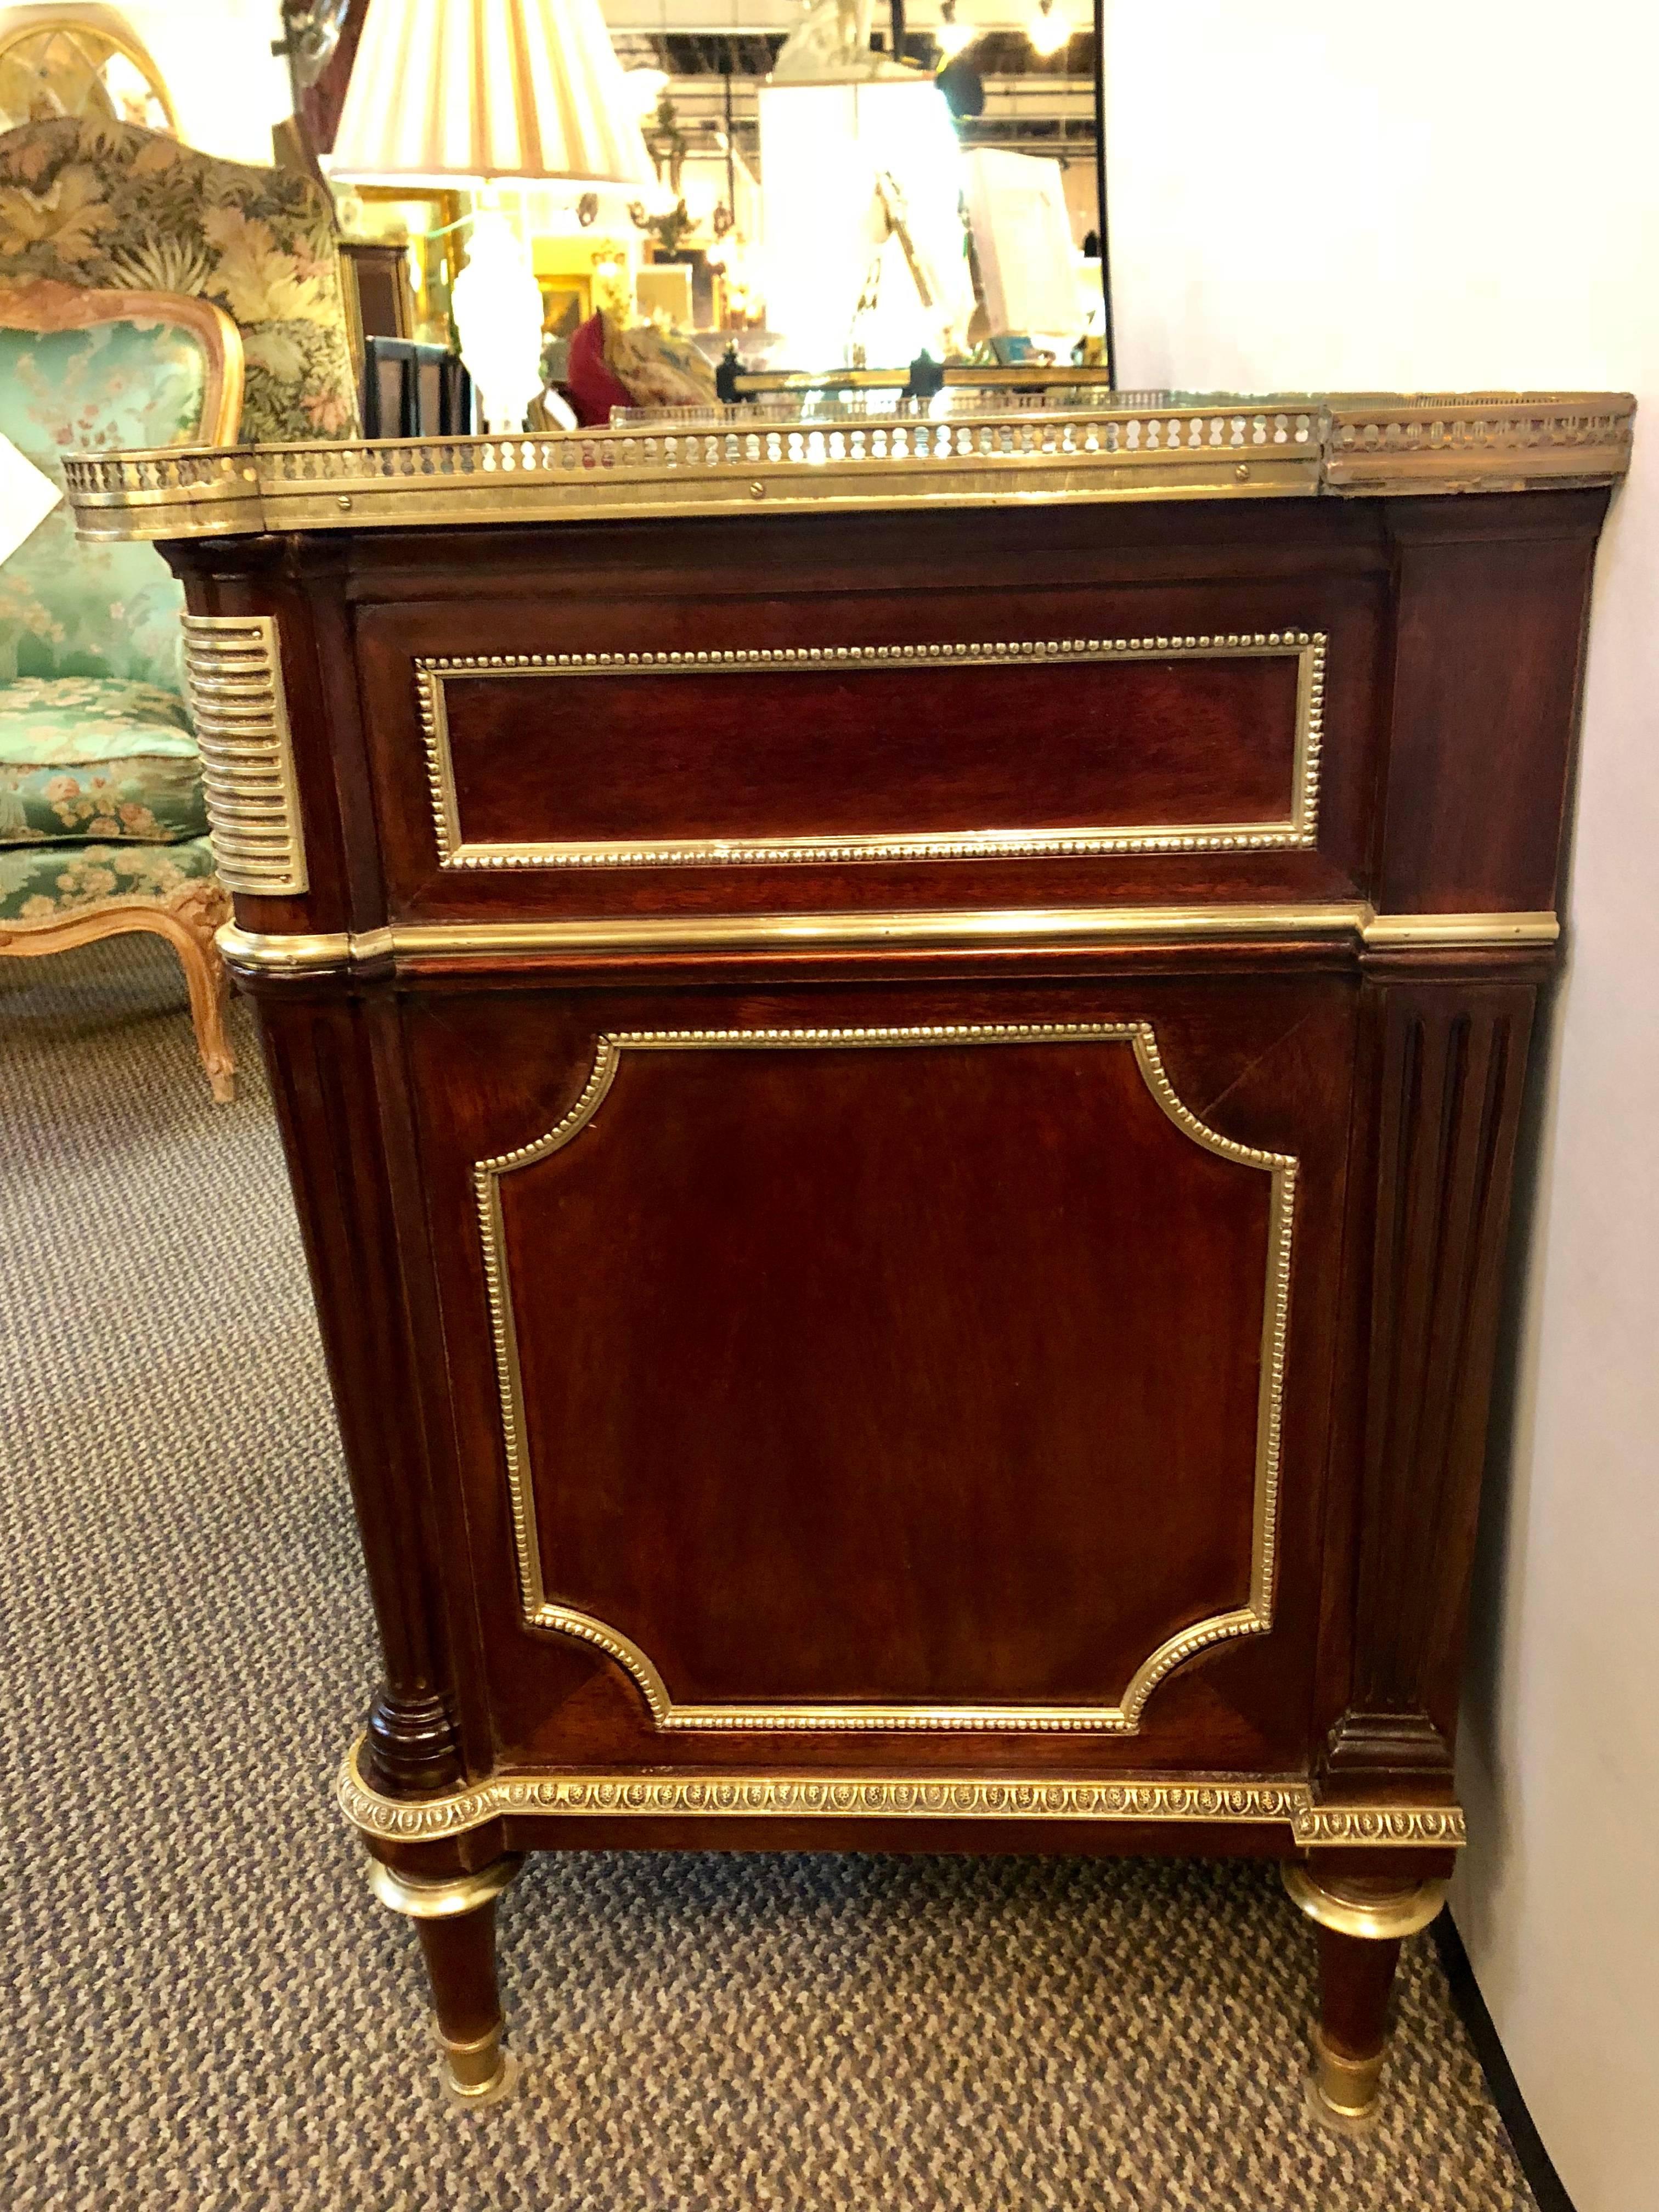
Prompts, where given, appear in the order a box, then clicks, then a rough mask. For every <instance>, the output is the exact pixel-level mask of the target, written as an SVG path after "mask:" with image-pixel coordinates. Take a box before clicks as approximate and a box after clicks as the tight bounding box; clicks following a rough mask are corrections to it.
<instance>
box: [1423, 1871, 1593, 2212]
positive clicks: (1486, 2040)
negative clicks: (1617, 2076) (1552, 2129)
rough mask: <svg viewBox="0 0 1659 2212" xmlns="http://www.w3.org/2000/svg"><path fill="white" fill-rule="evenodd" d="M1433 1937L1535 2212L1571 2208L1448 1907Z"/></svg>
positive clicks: (1560, 2211) (1571, 2211) (1570, 2211)
mask: <svg viewBox="0 0 1659 2212" xmlns="http://www.w3.org/2000/svg"><path fill="white" fill-rule="evenodd" d="M1434 1940H1435V1945H1436V1948H1437V1949H1438V1951H1439V1953H1440V1963H1441V1965H1442V1966H1443V1967H1444V1968H1445V1970H1446V1979H1447V1980H1448V1981H1449V1983H1450V1984H1451V1993H1452V2002H1453V2003H1454V2004H1455V2006H1456V2007H1457V2009H1458V2012H1459V2014H1460V2015H1462V2021H1463V2025H1464V2027H1466V2028H1468V2032H1469V2040H1470V2042H1471V2043H1473V2044H1474V2048H1475V2052H1476V2055H1477V2056H1478V2057H1479V2058H1480V2070H1481V2072H1482V2073H1483V2074H1484V2075H1486V2087H1488V2088H1489V2089H1490V2090H1491V2091H1492V2102H1493V2104H1495V2105H1496V2106H1497V2107H1498V2118H1500V2119H1501V2120H1502V2121H1503V2123H1504V2127H1505V2128H1506V2129H1507V2130H1508V2131H1509V2138H1510V2142H1511V2143H1513V2144H1514V2146H1515V2154H1516V2158H1517V2159H1518V2160H1520V2162H1521V2171H1522V2173H1524V2174H1525V2175H1526V2177H1527V2180H1528V2184H1529V2185H1531V2189H1532V2193H1533V2195H1534V2197H1536V2198H1537V2199H1538V2212H1574V2207H1573V2202H1572V2199H1571V2197H1569V2196H1568V2194H1567V2189H1566V2184H1565V2182H1564V2181H1563V2180H1562V2179H1561V2177H1560V2175H1559V2173H1558V2172H1556V2170H1555V2161H1554V2160H1553V2159H1552V2158H1551V2156H1550V2154H1549V2153H1548V2152H1547V2150H1546V2149H1545V2148H1544V2138H1543V2137H1542V2136H1541V2135H1540V2134H1539V2132H1538V2130H1537V2128H1536V2127H1535V2126H1534V2124H1533V2117H1532V2114H1531V2113H1530V2112H1528V2110H1527V2100H1526V2099H1525V2098H1524V2097H1523V2096H1522V2094H1521V2084H1520V2083H1519V2082H1518V2081H1516V2078H1515V2072H1514V2069H1513V2068H1512V2067H1511V2066H1510V2062H1509V2060H1508V2058H1507V2057H1505V2056H1504V2045H1503V2044H1502V2043H1501V2041H1500V2040H1499V2039H1498V2029H1497V2027H1496V2025H1495V2024H1494V2022H1493V2020H1492V2015H1491V2014H1490V2013H1489V2012H1488V2011H1487V2010H1486V1999H1485V1997H1483V1996H1481V1994H1480V1983H1479V1982H1477V1981H1476V1980H1475V1978H1474V1967H1473V1966H1471V1965H1470V1964H1469V1954H1468V1952H1467V1951H1466V1950H1465V1949H1464V1948H1463V1938H1462V1936H1460V1935H1459V1934H1458V1932H1457V1923H1456V1922H1455V1920H1454V1919H1453V1918H1452V1917H1451V1915H1450V1913H1449V1912H1443V1913H1442V1914H1441V1916H1440V1917H1439V1918H1438V1919H1437V1921H1436V1922H1435V1923H1434Z"/></svg>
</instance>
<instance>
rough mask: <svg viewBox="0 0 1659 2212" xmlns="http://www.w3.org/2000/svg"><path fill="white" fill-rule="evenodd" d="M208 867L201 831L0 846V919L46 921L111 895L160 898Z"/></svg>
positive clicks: (207, 851) (205, 872) (203, 873)
mask: <svg viewBox="0 0 1659 2212" xmlns="http://www.w3.org/2000/svg"><path fill="white" fill-rule="evenodd" d="M212 873H213V848H212V847H211V845H210V844H209V842H208V841H207V839H206V838H205V837H197V838H192V839H191V841H190V842H187V843H185V844H179V845H161V846H153V845H152V846H144V845H21V846H15V847H12V848H4V849H0V924H3V923H5V922H9V921H10V922H28V921H56V920H57V919H58V918H59V917H60V916H62V915H69V914H81V913H84V912H85V911H86V910H87V909H88V908H94V907H99V906H103V905H105V904H106V903H107V902H109V901H110V900H112V899H131V898H146V899H151V900H155V901H158V902H161V901H165V900H167V899H169V898H171V897H172V896H173V894H174V893H175V892H178V891H180V890H183V889H184V888H185V885H186V884H190V883H193V882H198V881H200V880H202V879H203V878H207V877H210V876H211V875H212Z"/></svg>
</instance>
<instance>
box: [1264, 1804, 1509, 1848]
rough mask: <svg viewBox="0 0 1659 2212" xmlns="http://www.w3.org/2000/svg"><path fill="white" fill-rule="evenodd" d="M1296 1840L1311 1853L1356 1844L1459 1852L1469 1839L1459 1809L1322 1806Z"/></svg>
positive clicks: (1438, 1806) (1445, 1807) (1310, 1817)
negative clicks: (1443, 1848)
mask: <svg viewBox="0 0 1659 2212" xmlns="http://www.w3.org/2000/svg"><path fill="white" fill-rule="evenodd" d="M1296 1839H1297V1843H1299V1844H1306V1845H1307V1847H1308V1848H1309V1850H1322V1849H1324V1848H1327V1847H1328V1846H1331V1845H1345V1846H1351V1845H1352V1844H1364V1845H1366V1846H1367V1848H1370V1847H1374V1846H1375V1845H1376V1844H1384V1845H1389V1846H1398V1847H1400V1848H1401V1849H1402V1850H1422V1849H1424V1848H1425V1847H1429V1846H1435V1845H1443V1846H1445V1847H1448V1848H1449V1849H1451V1850H1462V1847H1463V1845H1464V1844H1466V1843H1468V1839H1469V1838H1468V1826H1467V1824H1466V1822H1465V1820H1464V1818H1463V1808H1462V1806H1461V1805H1411V1806H1401V1805H1321V1806H1320V1807H1318V1808H1317V1809H1316V1811H1314V1812H1312V1813H1310V1814H1308V1815H1307V1817H1306V1818H1305V1820H1303V1821H1302V1823H1301V1824H1300V1826H1298V1828H1297V1838H1296Z"/></svg>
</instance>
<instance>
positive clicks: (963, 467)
mask: <svg viewBox="0 0 1659 2212" xmlns="http://www.w3.org/2000/svg"><path fill="white" fill-rule="evenodd" d="M1635 406H1636V403H1635V401H1634V399H1633V398H1632V397H1631V396H1630V394H1629V393H1628V392H1477V393H1468V394H1446V395H1443V396H1441V395H1426V396H1419V395H1414V394H1410V393H1406V394H1385V393H1370V394H1367V393H1363V392H1361V393H1337V394H1333V395H1330V396H1328V397H1326V398H1320V397H1316V396H1315V395H1313V394H1310V393H1301V394H1281V395H1278V396H1275V397H1271V398H1246V397H1243V396H1241V395H1238V394H1232V393H1218V394H1215V395H1212V396H1211V397H1209V398H1201V399H1195V398H1194V396H1193V395H1192V394H1189V393H1179V394H1177V393H1164V394H1146V393H1139V394H1137V395H1135V398H1134V399H1133V403H1132V404H1121V405H1120V406H1118V407H1115V408H1114V407H1111V406H1107V405H1093V406H1089V407H1082V408H1056V409H1054V410H1049V409H1046V408H1045V409H1041V410H1035V409H1011V410H1008V412H1007V413H1006V414H1003V415H1000V416H999V415H990V416H987V415H984V414H981V413H977V412H976V413H975V414H973V415H972V416H967V417H965V418H960V419H953V418H951V417H949V416H946V417H944V418H941V419H940V420H939V421H938V422H934V421H933V420H931V419H924V418H922V417H920V416H914V417H913V416H902V417H896V418H895V419H894V420H893V421H892V422H872V423H868V424H859V423H850V424H841V425H837V424H825V425H822V426H819V427H814V426H813V425H812V424H811V423H809V422H802V423H800V424H799V425H793V426H792V425H790V424H787V423H772V422H763V423H762V422H757V423H756V424H755V425H754V426H753V427H752V428H738V427H736V426H733V427H731V428H700V429H699V428H680V429H672V430H671V429H629V428H618V429H614V430H586V431H584V430H573V431H560V432H552V433H549V434H547V435H537V436H533V437H532V436H520V437H513V438H426V439H420V438H413V439H384V440H379V441H374V442H373V443H365V442H362V441H346V440H342V441H337V442H336V441H315V442H313V443H311V444H304V445H289V446H256V447H200V448H196V449H193V450H192V449H189V448H184V447H169V448H164V449H161V450H159V451H155V452H149V453H113V454H112V453H78V454H73V455H70V457H69V458H68V459H67V460H66V463H65V465H64V476H65V478H66V481H67V483H68V487H69V494H70V503H71V505H72V506H73V507H74V509H75V516H76V526H77V527H78V528H79V530H80V532H81V534H82V537H83V538H191V537H223V536H226V535H235V534H249V533H258V532H283V531H289V530H360V529H376V528H384V527H398V528H408V527H410V526H421V525H423V524H433V525H442V526H454V525H456V524H460V523H470V522H535V521H557V520H603V519H607V518H620V517H630V516H635V517H636V516H638V515H641V514H649V513H671V514H685V515H697V514H720V513H743V512H749V513H766V512H772V511H775V510H783V511H789V510H802V509H806V510H813V509H816V510H823V509H834V508H837V507H840V508H844V509H854V510H870V509H879V508H883V507H910V506H914V505H915V504H917V503H918V502H921V503H922V504H931V505H935V506H947V507H956V506H969V507H972V506H995V505H999V504H1001V503H1003V502H1005V501H1006V502H1011V503H1012V502H1016V501H1017V502H1018V503H1020V504H1022V505H1029V504H1030V502H1032V501H1052V500H1066V501H1077V500H1084V501H1092V500H1122V499H1220V498H1226V499H1239V498H1243V499H1261V498H1283V497H1286V496H1291V497H1295V496H1298V495H1299V496H1306V495H1310V494H1316V493H1319V492H1334V493H1337V494H1340V495H1359V496H1368V495H1375V494H1377V493H1392V492H1410V493H1422V492H1436V491H1446V492H1449V491H1510V490H1516V489H1524V488H1525V487H1526V486H1528V485H1530V484H1559V483H1612V482H1613V480H1614V479H1615V478H1617V477H1621V476H1623V475H1624V474H1625V472H1626V470H1627V469H1628V468H1629V466H1630V446H1631V418H1632V415H1633V414H1634V412H1635Z"/></svg>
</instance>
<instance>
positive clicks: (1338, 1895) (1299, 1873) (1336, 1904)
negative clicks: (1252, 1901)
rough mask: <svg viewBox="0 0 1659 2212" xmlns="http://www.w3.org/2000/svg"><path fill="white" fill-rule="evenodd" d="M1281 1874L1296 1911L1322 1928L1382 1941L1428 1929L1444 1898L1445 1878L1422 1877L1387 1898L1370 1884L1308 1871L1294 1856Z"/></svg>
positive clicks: (1394, 1939)
mask: <svg viewBox="0 0 1659 2212" xmlns="http://www.w3.org/2000/svg"><path fill="white" fill-rule="evenodd" d="M1279 1873H1280V1875H1281V1876H1282V1877H1283V1880H1284V1883H1285V1888H1286V1889H1287V1890H1288V1891H1289V1893H1290V1895H1291V1900H1292V1902H1293V1903H1294V1904H1295V1905H1296V1906H1297V1909H1298V1911H1303V1912H1305V1913H1306V1914H1307V1916H1308V1917H1309V1919H1310V1920H1313V1921H1316V1922H1317V1923H1319V1925H1320V1926H1321V1927H1322V1928H1333V1929H1335V1930H1336V1932H1337V1934H1338V1935H1339V1936H1370V1937H1371V1938H1373V1939H1374V1940H1375V1941H1376V1942H1397V1941H1398V1940H1399V1939H1400V1938H1401V1936H1415V1935H1416V1933H1417V1931H1418V1929H1419V1928H1426V1927H1427V1926H1428V1924H1429V1923H1430V1921H1431V1920H1432V1919H1433V1918H1434V1917H1435V1915H1436V1914H1437V1912H1438V1911H1439V1910H1440V1908H1441V1906H1442V1905H1443V1904H1444V1903H1445V1901H1446V1885H1445V1883H1444V1882H1443V1881H1418V1882H1413V1883H1411V1884H1409V1885H1408V1886H1407V1887H1405V1888H1403V1889H1400V1890H1397V1891H1395V1892H1393V1893H1389V1895H1386V1896H1383V1897H1373V1896H1370V1895H1368V1894H1367V1893H1366V1892H1367V1889H1368V1888H1369V1887H1370V1885H1369V1884H1361V1883H1358V1882H1347V1881H1343V1880H1342V1878H1341V1877H1340V1876H1339V1875H1313V1874H1310V1872H1309V1870H1308V1869H1307V1868H1306V1867H1304V1866H1303V1865H1301V1864H1300V1863H1298V1862H1297V1860H1295V1859H1286V1860H1285V1861H1284V1863H1282V1864H1281V1865H1280V1868H1279Z"/></svg>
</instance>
